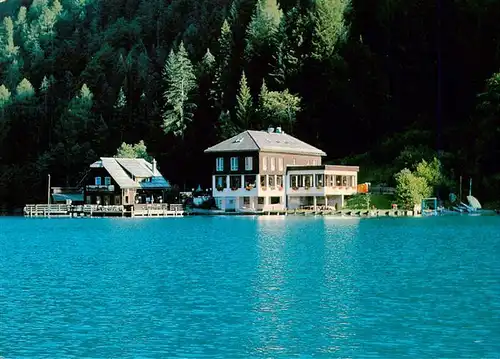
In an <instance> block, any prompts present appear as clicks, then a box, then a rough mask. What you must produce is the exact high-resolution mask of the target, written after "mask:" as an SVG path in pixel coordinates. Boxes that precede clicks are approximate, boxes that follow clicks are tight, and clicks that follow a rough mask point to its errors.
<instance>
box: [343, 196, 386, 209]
mask: <svg viewBox="0 0 500 359" xmlns="http://www.w3.org/2000/svg"><path fill="white" fill-rule="evenodd" d="M393 203H395V198H394V196H393V195H389V194H368V195H367V194H364V193H360V194H356V195H354V196H352V197H350V198H349V199H347V200H346V202H345V208H346V209H368V208H370V209H371V208H372V207H373V206H375V208H377V209H390V208H391V207H392V204H393Z"/></svg>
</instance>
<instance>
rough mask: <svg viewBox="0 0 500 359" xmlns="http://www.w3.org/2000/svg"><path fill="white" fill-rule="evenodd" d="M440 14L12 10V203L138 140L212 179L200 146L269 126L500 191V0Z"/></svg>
mask: <svg viewBox="0 0 500 359" xmlns="http://www.w3.org/2000/svg"><path fill="white" fill-rule="evenodd" d="M436 6H437V2H436V1H434V0H422V1H420V2H404V1H393V0H383V1H376V2H374V1H359V0H351V1H349V0H316V1H305V0H301V1H296V0H210V1H208V0H172V1H161V0H126V1H125V0H107V1H97V0H85V1H74V0H33V1H9V0H8V1H5V2H0V108H1V111H0V116H1V118H0V130H1V135H0V204H3V203H4V204H7V205H9V206H19V205H23V204H25V203H28V202H36V201H38V200H40V199H42V200H43V198H44V196H45V190H44V187H45V185H46V184H45V183H44V182H43V178H46V175H47V174H48V173H50V174H51V175H52V178H53V182H54V183H57V184H58V185H66V184H67V185H75V184H76V183H78V182H79V180H80V179H81V176H82V175H83V174H85V172H86V171H87V169H88V166H89V165H90V164H91V163H93V162H94V161H95V160H96V158H98V157H99V156H112V155H114V154H115V153H116V149H117V148H118V147H119V146H120V145H121V144H122V143H124V142H125V143H138V142H139V141H140V140H141V139H144V140H145V141H146V143H147V144H148V150H149V152H150V153H151V155H154V157H155V158H157V159H158V161H159V163H161V164H162V166H163V167H164V168H172V169H175V170H172V171H168V172H169V173H171V176H172V177H171V178H169V180H170V181H171V182H173V183H179V184H180V185H181V186H182V185H185V186H186V187H188V186H189V187H191V186H196V185H198V184H199V183H200V182H201V184H202V185H203V186H208V185H210V176H209V173H210V172H211V171H210V165H211V164H210V163H209V161H207V159H206V158H205V157H204V155H203V150H204V149H205V148H207V147H209V146H211V145H213V144H214V143H216V142H217V141H219V140H223V139H225V138H227V137H229V136H231V135H234V134H236V133H237V132H238V131H240V130H243V129H246V128H247V127H248V128H250V129H255V130H259V129H264V128H266V127H267V126H269V125H273V126H278V125H280V126H281V127H283V129H285V130H286V131H287V132H289V133H291V134H292V135H295V136H297V137H298V138H299V139H301V140H302V141H305V142H307V143H310V144H311V145H314V146H316V147H319V148H321V149H323V150H324V151H325V152H326V153H328V155H329V156H328V158H327V159H326V161H334V162H337V161H342V162H343V163H349V164H355V165H359V166H360V167H361V168H362V169H363V168H370V169H374V170H373V171H366V172H365V173H368V175H367V176H368V177H369V176H370V174H377V178H378V179H379V180H380V181H386V182H392V183H395V182H396V179H395V177H394V173H397V172H399V171H401V170H402V169H403V168H405V167H407V168H408V169H410V170H413V172H412V173H413V174H414V175H415V173H417V172H418V171H423V169H420V170H418V169H417V168H414V167H412V166H413V164H414V163H418V162H420V161H421V160H422V159H425V160H426V161H427V164H428V166H430V167H432V166H433V164H432V163H433V162H432V159H433V158H434V157H438V158H439V160H440V163H441V167H440V168H441V172H442V174H443V176H445V177H446V178H450V179H451V180H452V181H455V182H457V178H458V176H460V175H463V176H472V177H474V178H477V181H475V182H474V183H477V184H478V192H476V193H477V195H478V196H480V195H482V194H486V193H487V194H488V197H489V198H491V197H494V196H497V197H498V196H500V185H499V183H500V182H499V180H498V179H499V178H500V168H499V165H498V161H497V158H498V154H499V153H500V147H499V143H500V137H499V130H498V129H499V122H498V116H499V115H500V107H499V106H500V105H499V103H500V75H499V74H500V72H499V71H500V52H499V51H498V49H499V48H500V37H498V36H494V35H495V34H496V33H498V32H500V23H499V22H498V21H497V19H498V17H499V16H500V7H498V6H497V5H496V4H495V3H494V2H481V3H479V2H477V1H462V0H461V1H456V2H452V3H450V4H448V6H447V14H451V15H452V16H453V19H454V21H451V22H450V21H444V15H442V18H441V19H440V20H441V21H438V20H439V19H437V18H436V14H439V12H438V11H437V10H438V9H437V7H436ZM243 74H244V76H243ZM263 83H265V86H263ZM333 139H334V140H333ZM424 167H425V166H424ZM424 172H426V171H423V172H422V173H424ZM202 173H206V174H207V175H206V176H203V175H200V174H202ZM200 176H201V177H200ZM373 176H375V175H373ZM402 176H403V177H401V179H403V178H405V180H408V178H410V180H411V176H409V175H408V174H407V173H406V172H405V174H404V175H402ZM423 176H424V177H425V175H423ZM205 177H206V178H205ZM424 177H419V178H424ZM368 180H369V179H368ZM427 180H429V179H426V181H427ZM417 182H418V181H417ZM438 186H439V185H438ZM417 187H418V186H417Z"/></svg>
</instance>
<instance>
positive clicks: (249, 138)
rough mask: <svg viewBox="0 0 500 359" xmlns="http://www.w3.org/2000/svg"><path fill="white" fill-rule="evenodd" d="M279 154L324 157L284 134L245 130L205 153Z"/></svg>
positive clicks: (321, 153) (324, 154)
mask: <svg viewBox="0 0 500 359" xmlns="http://www.w3.org/2000/svg"><path fill="white" fill-rule="evenodd" d="M247 151H262V152H280V153H296V154H304V155H316V156H326V153H325V152H323V151H322V150H320V149H318V148H316V147H314V146H311V145H309V144H307V143H305V142H303V141H301V140H299V139H297V138H295V137H293V136H290V135H289V134H286V133H284V132H281V133H277V132H271V133H270V132H267V131H252V130H247V131H244V132H242V133H240V134H238V135H236V136H233V137H231V138H229V139H227V140H225V141H222V142H220V143H218V144H216V145H215V146H212V147H209V148H207V149H206V150H205V153H213V152H247Z"/></svg>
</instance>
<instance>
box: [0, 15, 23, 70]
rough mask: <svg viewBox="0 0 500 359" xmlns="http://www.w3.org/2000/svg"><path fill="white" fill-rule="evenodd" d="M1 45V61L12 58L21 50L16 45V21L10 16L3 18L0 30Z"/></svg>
mask: <svg viewBox="0 0 500 359" xmlns="http://www.w3.org/2000/svg"><path fill="white" fill-rule="evenodd" d="M0 46H1V49H0V63H1V62H2V60H3V61H8V60H11V59H12V58H13V57H14V56H16V55H17V53H18V51H19V47H18V46H15V45H14V23H13V22H12V18H11V17H10V16H6V17H4V19H3V24H2V28H1V31H0Z"/></svg>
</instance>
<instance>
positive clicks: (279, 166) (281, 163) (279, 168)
mask: <svg viewBox="0 0 500 359" xmlns="http://www.w3.org/2000/svg"><path fill="white" fill-rule="evenodd" d="M278 170H279V171H283V158H282V157H280V158H278Z"/></svg>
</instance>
